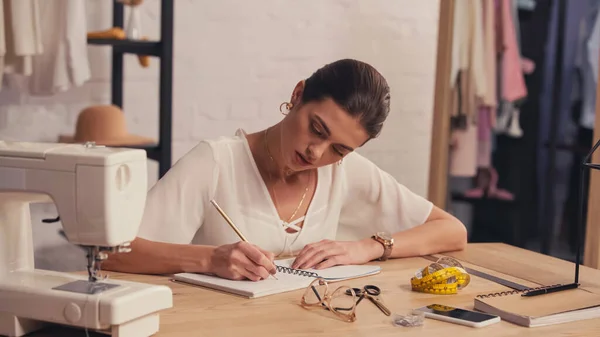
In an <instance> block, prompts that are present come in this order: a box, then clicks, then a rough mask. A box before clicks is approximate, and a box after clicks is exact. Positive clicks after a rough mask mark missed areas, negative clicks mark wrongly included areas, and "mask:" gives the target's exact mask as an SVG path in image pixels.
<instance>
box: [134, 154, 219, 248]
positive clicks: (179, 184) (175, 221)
mask: <svg viewBox="0 0 600 337" xmlns="http://www.w3.org/2000/svg"><path fill="white" fill-rule="evenodd" d="M217 174H218V168H217V165H216V162H215V159H214V155H213V150H212V148H211V146H210V145H209V144H208V143H206V142H202V143H199V144H198V145H196V146H195V147H194V148H193V149H192V150H190V151H189V152H188V153H187V154H185V155H184V156H183V157H182V158H181V159H179V160H178V161H177V162H176V163H175V164H174V165H173V166H172V167H171V169H170V170H169V171H168V172H167V173H166V174H165V175H164V176H163V177H162V178H161V179H160V180H159V181H158V182H157V183H156V184H155V185H154V186H153V187H152V188H151V189H150V190H149V191H148V195H147V199H146V207H145V209H144V216H143V218H142V223H141V225H140V229H139V231H138V237H140V238H143V239H147V240H152V241H161V242H167V243H178V244H189V243H190V242H191V241H192V239H193V237H194V235H195V234H196V232H197V231H198V229H199V228H200V226H201V225H202V223H203V221H204V212H205V207H207V206H206V205H209V201H210V199H211V196H212V195H213V194H214V190H215V184H216V177H217Z"/></svg>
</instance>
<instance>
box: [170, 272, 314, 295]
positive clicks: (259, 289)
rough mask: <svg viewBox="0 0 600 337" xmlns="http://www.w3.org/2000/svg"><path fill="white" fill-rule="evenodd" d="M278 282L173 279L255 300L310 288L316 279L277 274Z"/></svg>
mask: <svg viewBox="0 0 600 337" xmlns="http://www.w3.org/2000/svg"><path fill="white" fill-rule="evenodd" d="M276 277H277V280H276V279H273V278H270V277H269V278H267V279H265V280H260V281H250V280H239V281H236V280H229V279H224V278H220V277H217V276H212V275H205V274H194V273H180V274H175V275H174V276H173V278H174V279H175V280H177V281H181V282H187V283H191V284H195V285H199V286H204V287H208V288H212V289H217V290H221V291H225V292H229V293H233V294H237V295H241V296H245V297H250V298H255V297H262V296H266V295H272V294H277V293H283V292H287V291H292V290H297V289H302V288H306V287H308V285H309V284H310V282H312V281H313V280H314V279H313V278H310V277H303V276H297V275H291V274H283V273H278V274H277V276H276Z"/></svg>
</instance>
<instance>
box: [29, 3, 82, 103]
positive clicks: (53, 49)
mask: <svg viewBox="0 0 600 337" xmlns="http://www.w3.org/2000/svg"><path fill="white" fill-rule="evenodd" d="M19 1H20V0H19ZM40 7H41V10H42V11H43V13H44V15H43V16H42V18H41V22H40V23H41V27H42V41H43V47H44V53H43V54H41V55H36V56H35V57H34V58H33V73H32V74H31V76H30V77H29V92H30V94H31V95H53V94H57V93H60V92H64V91H66V90H69V89H71V88H72V87H77V86H81V85H82V84H84V83H85V82H86V81H87V80H88V79H89V78H90V77H91V71H90V66H89V61H88V55H87V24H86V11H85V1H81V0H52V1H41V3H40Z"/></svg>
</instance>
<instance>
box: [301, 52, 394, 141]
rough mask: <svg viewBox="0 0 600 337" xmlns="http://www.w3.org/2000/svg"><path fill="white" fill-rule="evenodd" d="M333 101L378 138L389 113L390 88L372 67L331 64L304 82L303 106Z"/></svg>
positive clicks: (351, 62) (346, 61)
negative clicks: (326, 100) (308, 103)
mask: <svg viewBox="0 0 600 337" xmlns="http://www.w3.org/2000/svg"><path fill="white" fill-rule="evenodd" d="M326 98H331V99H332V100H333V101H335V102H336V103H337V104H338V105H339V106H341V107H342V108H343V109H344V110H346V111H347V112H348V113H349V114H350V116H352V117H356V118H358V120H359V122H360V123H361V125H362V126H363V127H364V128H365V131H366V132H367V134H368V135H369V139H371V138H375V137H377V136H378V135H379V133H380V132H381V128H382V127H383V122H384V121H385V119H386V118H387V116H388V114H389V111H390V88H389V86H388V84H387V81H386V80H385V78H384V77H383V76H382V75H381V74H380V73H379V72H378V71H377V70H375V68H373V67H372V66H371V65H369V64H367V63H364V62H361V61H357V60H352V59H343V60H339V61H335V62H333V63H329V64H327V65H325V66H323V67H322V68H320V69H319V70H317V71H316V72H315V73H314V74H312V75H311V76H310V77H309V78H308V79H306V81H305V86H304V92H303V94H302V102H303V103H306V102H310V101H320V100H323V99H326Z"/></svg>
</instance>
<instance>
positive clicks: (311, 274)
mask: <svg viewBox="0 0 600 337" xmlns="http://www.w3.org/2000/svg"><path fill="white" fill-rule="evenodd" d="M276 268H277V271H278V272H282V273H286V274H292V275H298V276H306V277H319V274H317V273H314V272H310V271H306V270H301V269H294V268H289V267H282V266H276Z"/></svg>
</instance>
